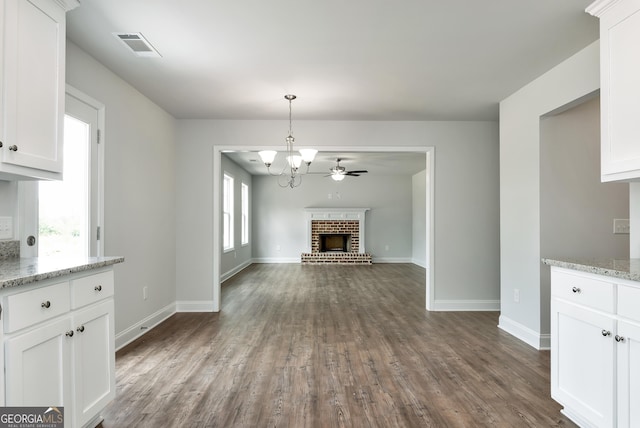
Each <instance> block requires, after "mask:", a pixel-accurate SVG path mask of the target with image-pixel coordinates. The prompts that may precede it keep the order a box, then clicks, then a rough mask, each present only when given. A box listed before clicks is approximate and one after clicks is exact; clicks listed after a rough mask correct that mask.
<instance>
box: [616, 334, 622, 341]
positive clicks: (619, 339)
mask: <svg viewBox="0 0 640 428" xmlns="http://www.w3.org/2000/svg"><path fill="white" fill-rule="evenodd" d="M615 339H616V342H624V336H618V335H617V334H616V336H615Z"/></svg>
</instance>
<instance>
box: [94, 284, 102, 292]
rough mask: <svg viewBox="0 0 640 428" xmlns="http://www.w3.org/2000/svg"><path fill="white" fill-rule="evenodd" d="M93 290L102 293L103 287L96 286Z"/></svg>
mask: <svg viewBox="0 0 640 428" xmlns="http://www.w3.org/2000/svg"><path fill="white" fill-rule="evenodd" d="M93 289H94V290H96V291H102V285H96V286H95V287H94V288H93Z"/></svg>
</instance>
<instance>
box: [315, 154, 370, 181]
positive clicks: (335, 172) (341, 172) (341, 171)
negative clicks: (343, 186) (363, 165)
mask: <svg viewBox="0 0 640 428" xmlns="http://www.w3.org/2000/svg"><path fill="white" fill-rule="evenodd" d="M340 161H342V159H340V158H337V159H336V166H334V167H333V168H331V169H329V171H331V174H328V175H325V177H331V178H332V179H333V180H335V181H342V180H344V178H345V177H346V176H347V175H350V176H352V177H359V176H360V174H366V173H367V172H369V171H367V170H366V169H360V170H357V171H347V170H346V168H345V167H343V166H340Z"/></svg>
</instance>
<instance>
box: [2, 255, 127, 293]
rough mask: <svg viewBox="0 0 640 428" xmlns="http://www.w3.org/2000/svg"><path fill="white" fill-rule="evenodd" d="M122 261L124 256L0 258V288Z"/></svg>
mask: <svg viewBox="0 0 640 428" xmlns="http://www.w3.org/2000/svg"><path fill="white" fill-rule="evenodd" d="M122 262H124V257H38V258H10V259H4V260H0V289H3V288H8V287H17V286H20V285H25V284H31V283H33V282H36V281H43V280H45V279H51V278H57V277H60V276H64V275H69V274H72V273H77V272H83V271H87V270H92V269H98V268H101V267H105V266H110V265H113V264H116V263H122Z"/></svg>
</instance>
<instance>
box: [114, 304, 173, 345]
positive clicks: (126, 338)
mask: <svg viewBox="0 0 640 428" xmlns="http://www.w3.org/2000/svg"><path fill="white" fill-rule="evenodd" d="M175 313H176V303H175V302H173V303H170V304H168V305H167V306H165V307H164V308H162V309H160V310H159V311H157V312H155V313H153V314H151V315H149V316H148V317H146V318H144V319H143V320H142V321H138V322H137V323H135V324H134V325H132V326H131V327H129V328H127V329H126V330H124V331H121V332H120V333H118V334H116V351H117V350H119V349H122V348H123V347H125V346H126V345H128V344H129V343H131V342H133V341H134V340H136V339H137V338H139V337H140V336H143V335H144V334H146V333H147V332H149V331H150V330H151V329H153V328H154V327H156V326H157V325H158V324H160V323H161V322H162V321H165V320H166V319H167V318H169V317H170V316H171V315H173V314H175Z"/></svg>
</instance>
